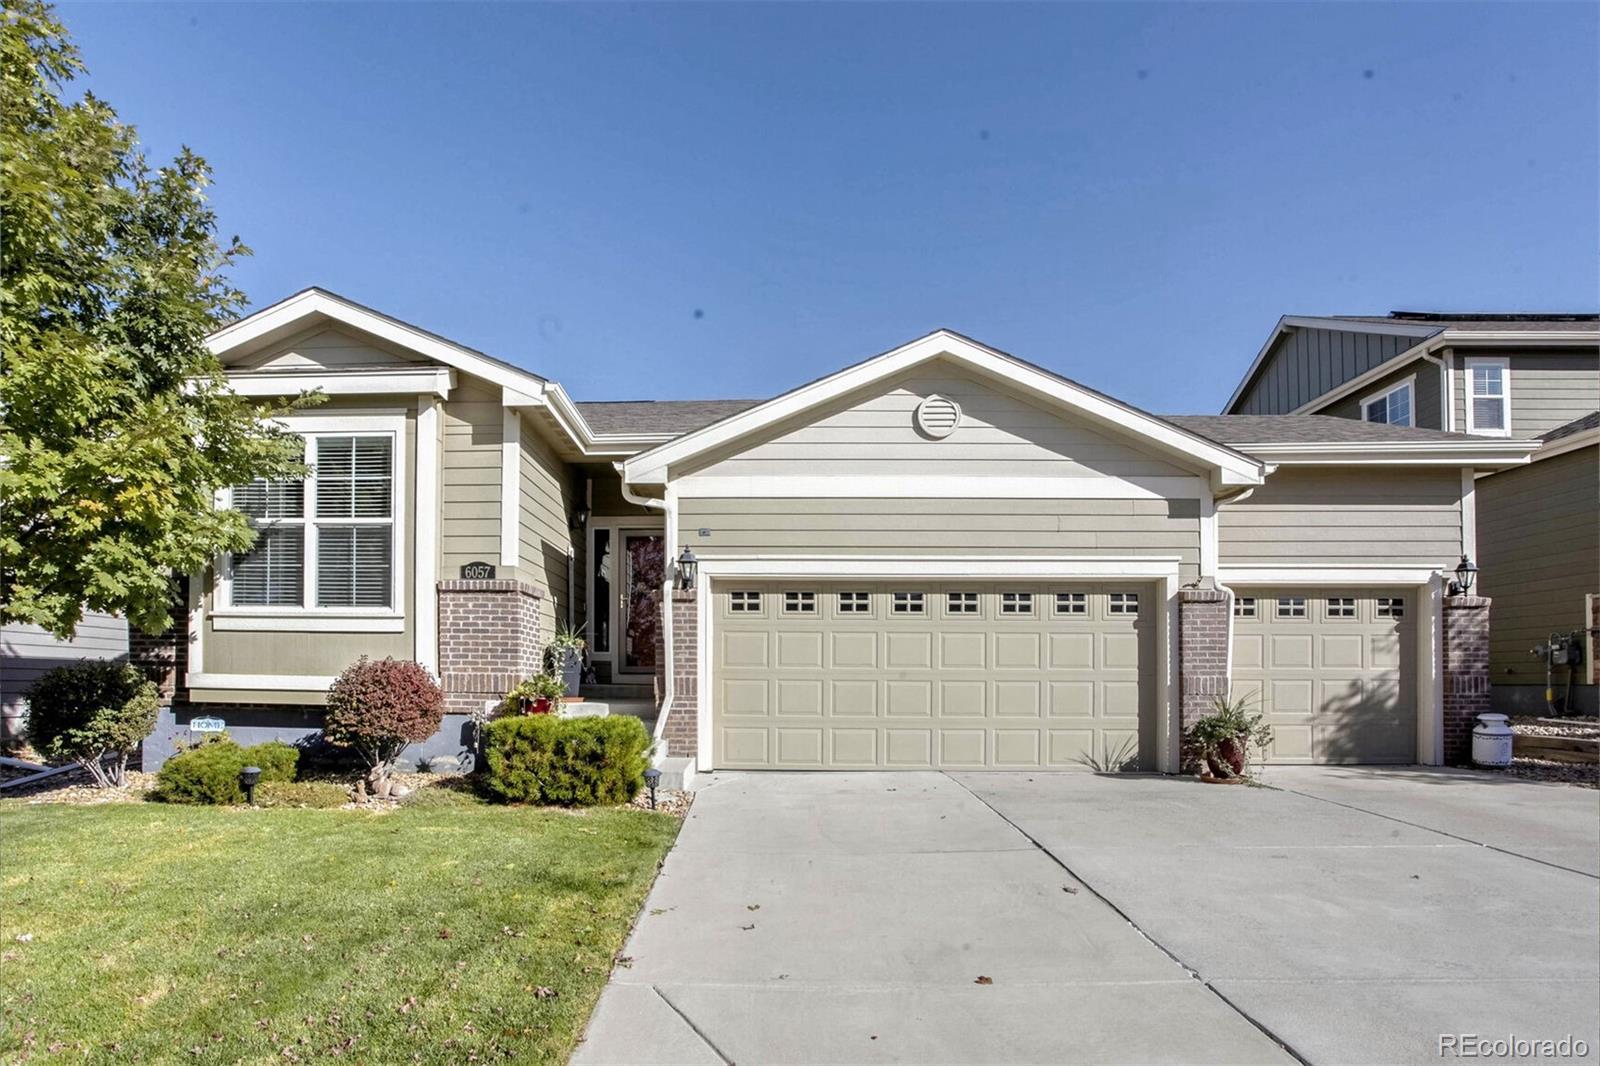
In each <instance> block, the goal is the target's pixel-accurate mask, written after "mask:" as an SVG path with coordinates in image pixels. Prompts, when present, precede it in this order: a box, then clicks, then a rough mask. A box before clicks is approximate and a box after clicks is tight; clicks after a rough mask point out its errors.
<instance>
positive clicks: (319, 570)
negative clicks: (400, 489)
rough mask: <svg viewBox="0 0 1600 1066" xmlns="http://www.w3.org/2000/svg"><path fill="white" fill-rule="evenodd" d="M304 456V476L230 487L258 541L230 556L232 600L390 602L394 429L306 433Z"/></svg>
mask: <svg viewBox="0 0 1600 1066" xmlns="http://www.w3.org/2000/svg"><path fill="white" fill-rule="evenodd" d="M307 458H308V460H309V462H310V465H311V467H312V473H311V476H310V477H309V478H308V479H307V480H306V481H304V482H299V481H255V482H252V483H250V484H248V485H241V486H238V487H237V488H235V489H234V490H233V506H234V508H235V509H237V510H239V511H241V512H243V513H244V514H245V515H246V516H247V517H248V518H249V519H250V522H251V525H252V526H254V527H255V530H256V542H255V544H254V545H253V546H252V547H251V549H250V550H249V551H248V552H245V553H244V554H242V555H237V556H234V558H233V561H232V569H231V588H230V600H229V602H230V603H231V604H232V605H233V606H235V607H304V606H306V605H307V604H308V603H309V604H314V605H315V606H317V607H393V606H394V437H393V436H392V435H389V434H374V435H317V434H313V435H308V436H307ZM308 499H309V500H310V501H311V506H310V508H309V510H310V513H309V514H307V510H308V508H307V500H308Z"/></svg>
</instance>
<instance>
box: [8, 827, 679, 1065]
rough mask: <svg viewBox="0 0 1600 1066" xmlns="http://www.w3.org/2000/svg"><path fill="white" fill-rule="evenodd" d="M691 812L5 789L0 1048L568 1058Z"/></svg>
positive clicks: (284, 1057)
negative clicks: (360, 807) (87, 800)
mask: <svg viewBox="0 0 1600 1066" xmlns="http://www.w3.org/2000/svg"><path fill="white" fill-rule="evenodd" d="M458 799H459V798H458ZM677 830H678V823H677V821H676V820H674V819H672V818H670V817H668V816H665V815H657V814H652V813H650V812H647V811H637V810H626V809H623V810H593V811H588V812H573V813H568V812H561V811H551V810H539V809H528V808H500V807H486V806H482V805H479V804H476V803H471V802H469V801H466V800H465V799H459V802H443V803H434V804H427V805H419V806H417V807H415V808H408V807H405V806H402V807H401V808H400V809H399V810H396V811H394V812H393V813H389V814H372V813H367V812H362V811H327V810H248V809H224V808H209V807H175V806H167V805H159V804H152V803H115V804H106V805H102V806H92V807H90V806H85V807H71V806H64V805H43V804H41V805H33V806H27V805H22V804H19V803H12V802H8V803H5V804H0V839H3V840H4V842H5V844H4V849H5V850H4V862H3V875H0V877H3V903H4V906H3V910H0V978H3V986H4V995H3V997H0V1061H3V1062H7V1063H10V1062H20V1061H30V1062H33V1061H50V1060H57V1059H59V1060H65V1059H68V1058H70V1059H72V1060H74V1061H83V1060H84V1059H88V1060H89V1061H103V1062H109V1061H117V1062H188V1063H193V1062H229V1063H232V1062H241V1061H242V1062H258V1063H259V1062H278V1063H283V1062H311V1061H328V1060H331V1059H333V1058H335V1057H338V1058H342V1059H348V1060H351V1061H356V1062H383V1063H388V1062H412V1061H417V1062H467V1061H474V1060H475V1061H480V1062H482V1061H491V1060H503V1059H516V1060H517V1061H536V1062H560V1061H564V1060H565V1059H566V1058H567V1056H568V1055H569V1054H570V1053H571V1051H572V1048H573V1047H574V1045H575V1044H576V1042H577V1040H578V1038H579V1036H580V1035H581V1034H582V1031H583V1026H584V1023H585V1022H586V1021H587V1019H588V1017H589V1013H590V1011H591V1010H592V1009H593V1008H594V1004H595V1000H596V999H597V998H598V997H599V994H600V989H601V987H602V986H603V985H604V984H605V981H606V978H607V975H608V974H609V972H610V969H611V963H612V959H613V958H614V957H615V955H616V953H617V951H618V950H619V949H620V948H621V947H622V943H623V940H624V938H625V937H626V935H627V931H628V928H629V925H630V923H631V922H632V920H633V917H634V915H635V914H636V913H637V911H638V909H639V907H640V905H641V903H642V902H643V900H644V895H645V892H646V890H647V889H648V888H649V886H650V883H651V881H652V880H653V879H654V877H655V872H656V869H657V865H658V863H659V861H660V860H661V858H662V856H663V855H665V853H666V851H667V848H668V847H670V846H671V844H672V840H673V838H674V837H675V836H676V835H677Z"/></svg>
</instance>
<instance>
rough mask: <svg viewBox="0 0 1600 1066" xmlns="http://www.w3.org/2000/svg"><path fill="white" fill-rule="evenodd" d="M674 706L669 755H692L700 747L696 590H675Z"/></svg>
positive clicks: (668, 730)
mask: <svg viewBox="0 0 1600 1066" xmlns="http://www.w3.org/2000/svg"><path fill="white" fill-rule="evenodd" d="M670 605H671V608H672V619H671V622H670V624H671V626H672V663H671V670H672V709H671V711H669V712H668V713H667V725H666V728H665V730H664V731H663V735H664V736H665V737H666V738H667V754H668V755H671V756H673V757H674V758H676V757H677V756H680V755H687V756H690V757H691V758H692V757H693V756H694V755H695V754H696V753H698V751H699V750H700V734H699V729H700V660H699V645H700V604H699V603H698V602H697V601H696V599H695V591H694V589H673V590H672V600H671V603H670Z"/></svg>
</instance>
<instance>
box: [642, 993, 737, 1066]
mask: <svg viewBox="0 0 1600 1066" xmlns="http://www.w3.org/2000/svg"><path fill="white" fill-rule="evenodd" d="M650 991H652V992H654V993H655V994H656V995H657V996H659V997H660V999H661V1002H663V1003H665V1004H666V1005H667V1007H668V1009H670V1010H671V1011H672V1013H674V1014H676V1015H677V1016H678V1017H680V1018H682V1019H683V1024H684V1025H687V1026H688V1027H689V1029H690V1031H691V1032H693V1033H694V1035H695V1036H697V1037H699V1038H700V1042H701V1043H702V1044H704V1045H705V1046H706V1047H708V1048H710V1049H711V1053H712V1054H713V1055H715V1056H716V1057H717V1058H719V1059H721V1060H722V1061H723V1063H724V1064H725V1066H734V1061H733V1060H732V1059H730V1058H728V1056H727V1055H725V1054H723V1052H722V1049H721V1048H719V1047H717V1045H716V1042H715V1041H714V1040H712V1039H711V1038H710V1037H709V1036H707V1035H706V1034H705V1032H704V1031H703V1030H702V1029H701V1028H700V1027H699V1026H698V1025H696V1024H695V1023H694V1019H693V1018H691V1017H689V1016H688V1015H687V1014H685V1013H684V1012H683V1011H682V1009H680V1008H679V1007H678V1005H677V1004H676V1003H674V1002H672V1000H671V999H669V998H667V994H666V993H665V992H663V991H661V986H660V985H651V986H650Z"/></svg>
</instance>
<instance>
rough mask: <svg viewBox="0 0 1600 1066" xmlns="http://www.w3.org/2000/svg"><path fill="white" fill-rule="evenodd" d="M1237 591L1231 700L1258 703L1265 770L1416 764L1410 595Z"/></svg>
mask: <svg viewBox="0 0 1600 1066" xmlns="http://www.w3.org/2000/svg"><path fill="white" fill-rule="evenodd" d="M1235 591H1236V592H1237V594H1238V598H1237V599H1236V600H1235V601H1234V606H1233V621H1234V635H1233V692H1234V694H1235V695H1236V696H1237V695H1244V696H1252V695H1253V696H1256V697H1257V698H1259V700H1260V707H1261V709H1262V710H1264V711H1265V712H1266V714H1267V721H1268V723H1269V724H1271V726H1272V730H1273V733H1274V740H1273V743H1272V746H1271V748H1270V749H1269V750H1268V752H1267V758H1268V760H1269V761H1271V762H1286V763H1305V762H1315V763H1411V762H1415V761H1416V758H1417V652H1416V643H1417V641H1416V632H1417V627H1416V616H1415V611H1417V610H1418V604H1417V597H1416V593H1415V592H1412V591H1409V590H1385V589H1317V588H1272V589H1251V588H1237V589H1236V590H1235Z"/></svg>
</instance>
